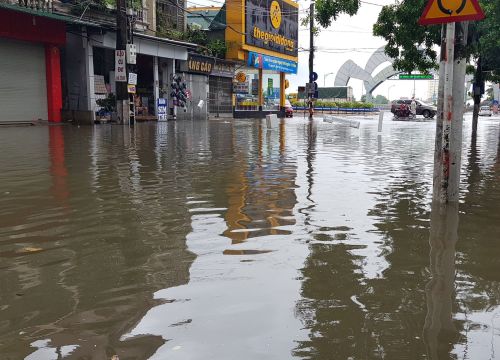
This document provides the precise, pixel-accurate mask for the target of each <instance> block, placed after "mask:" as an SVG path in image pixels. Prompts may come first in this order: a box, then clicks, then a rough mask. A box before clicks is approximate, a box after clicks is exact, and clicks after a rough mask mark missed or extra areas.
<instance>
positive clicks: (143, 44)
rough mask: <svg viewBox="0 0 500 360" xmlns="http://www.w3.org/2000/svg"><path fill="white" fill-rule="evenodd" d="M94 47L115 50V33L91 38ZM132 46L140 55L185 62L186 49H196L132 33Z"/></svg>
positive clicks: (179, 43) (181, 42)
mask: <svg viewBox="0 0 500 360" xmlns="http://www.w3.org/2000/svg"><path fill="white" fill-rule="evenodd" d="M91 39H92V40H94V46H98V47H104V48H108V49H115V48H116V33H115V32H112V31H108V32H106V33H104V34H94V35H92V36H91ZM134 44H135V45H136V48H137V53H138V54H142V55H150V56H157V57H161V58H166V59H176V60H187V56H188V49H192V48H196V47H197V45H196V44H192V43H188V42H183V41H176V40H171V39H164V38H160V37H156V36H150V35H145V34H139V33H134Z"/></svg>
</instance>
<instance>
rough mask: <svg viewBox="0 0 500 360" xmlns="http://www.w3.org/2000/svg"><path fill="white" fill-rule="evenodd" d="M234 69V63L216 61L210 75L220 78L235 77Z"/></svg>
mask: <svg viewBox="0 0 500 360" xmlns="http://www.w3.org/2000/svg"><path fill="white" fill-rule="evenodd" d="M234 69H235V66H234V63H232V62H229V61H224V60H219V59H217V60H215V64H214V67H213V69H212V73H211V74H210V75H212V76H220V77H233V76H234Z"/></svg>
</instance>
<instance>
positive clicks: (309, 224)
mask: <svg viewBox="0 0 500 360" xmlns="http://www.w3.org/2000/svg"><path fill="white" fill-rule="evenodd" d="M470 127H471V124H470V119H468V120H467V121H466V123H465V135H464V143H463V147H464V151H463V177H462V181H461V202H460V205H459V208H453V207H450V208H448V209H439V208H436V209H434V210H433V211H432V213H431V189H432V171H433V150H434V128H435V123H434V122H433V121H420V122H394V121H390V120H389V118H387V119H386V122H385V123H384V130H383V133H382V134H381V135H380V136H379V135H378V134H377V121H376V120H375V119H369V118H367V119H362V120H361V126H360V128H359V129H355V128H347V127H344V126H339V125H334V124H327V123H323V122H321V121H317V122H314V123H312V124H311V123H309V122H308V121H307V120H305V119H302V118H300V117H299V118H295V119H293V120H286V121H284V122H280V123H279V124H273V128H272V129H271V130H268V129H266V127H265V124H263V125H259V122H257V121H250V120H248V121H246V120H239V121H234V122H233V121H224V120H220V121H208V122H203V121H201V122H191V121H185V122H181V121H179V122H177V123H174V122H169V123H160V124H153V123H145V124H138V125H137V126H135V128H132V129H129V128H128V127H123V126H113V125H100V126H95V127H80V128H78V127H75V126H50V127H47V126H37V127H29V128H28V127H25V128H24V127H12V128H2V129H0V144H1V153H0V170H1V171H0V359H2V360H5V359H14V360H18V359H28V360H39V359H41V360H52V359H54V360H55V359H97V360H100V359H103V360H104V359H110V358H111V357H112V356H113V355H118V356H119V358H120V360H124V359H190V360H196V359H230V360H233V359H239V360H240V359H241V360H245V359H294V358H296V359H318V360H321V359H340V360H343V359H398V360H399V359H495V358H497V359H500V316H499V314H500V306H499V304H500V238H499V237H500V235H499V234H500V181H499V180H500V179H499V177H500V143H499V136H500V119H495V118H493V119H481V120H480V126H479V135H478V140H477V143H471V140H470V136H469V135H468V134H470ZM431 225H432V226H431Z"/></svg>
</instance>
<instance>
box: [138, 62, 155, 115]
mask: <svg viewBox="0 0 500 360" xmlns="http://www.w3.org/2000/svg"><path fill="white" fill-rule="evenodd" d="M134 70H135V72H136V73H137V87H136V89H137V93H136V94H135V95H134V103H135V114H136V120H139V121H140V120H152V119H155V118H156V116H155V98H154V76H153V57H152V56H147V55H141V54H138V55H137V65H136V66H135V69H134Z"/></svg>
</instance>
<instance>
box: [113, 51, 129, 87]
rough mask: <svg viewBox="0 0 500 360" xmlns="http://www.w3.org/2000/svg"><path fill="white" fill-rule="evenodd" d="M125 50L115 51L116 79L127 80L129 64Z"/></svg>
mask: <svg viewBox="0 0 500 360" xmlns="http://www.w3.org/2000/svg"><path fill="white" fill-rule="evenodd" d="M125 57H126V52H125V50H116V51H115V81H122V82H126V81H127V66H126V62H125Z"/></svg>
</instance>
